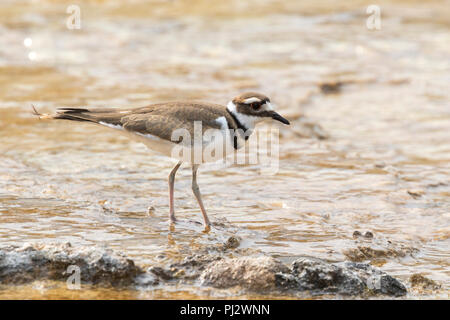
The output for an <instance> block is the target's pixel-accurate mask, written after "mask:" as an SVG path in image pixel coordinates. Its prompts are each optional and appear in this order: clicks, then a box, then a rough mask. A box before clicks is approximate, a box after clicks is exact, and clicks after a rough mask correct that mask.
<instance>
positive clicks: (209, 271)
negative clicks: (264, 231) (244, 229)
mask: <svg viewBox="0 0 450 320" xmlns="http://www.w3.org/2000/svg"><path fill="white" fill-rule="evenodd" d="M277 273H289V268H288V267H287V266H285V265H284V264H282V263H281V262H280V261H278V260H276V259H274V258H271V257H242V258H232V259H230V258H228V259H222V260H219V261H216V262H213V263H211V264H209V265H208V266H207V267H206V269H205V270H204V272H203V273H202V275H201V277H200V281H201V283H202V285H206V286H212V287H215V288H230V287H235V286H240V287H242V288H245V289H248V290H251V291H258V292H265V291H268V290H273V289H275V288H276V286H277V285H276V284H277V282H276V274H277Z"/></svg>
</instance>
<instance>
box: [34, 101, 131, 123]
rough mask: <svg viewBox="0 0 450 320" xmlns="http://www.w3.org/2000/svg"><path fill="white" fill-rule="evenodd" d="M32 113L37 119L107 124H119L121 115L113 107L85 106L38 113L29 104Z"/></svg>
mask: <svg viewBox="0 0 450 320" xmlns="http://www.w3.org/2000/svg"><path fill="white" fill-rule="evenodd" d="M31 107H32V109H33V114H35V115H37V116H38V117H39V119H62V120H72V121H88V122H94V123H99V122H104V123H109V124H114V125H116V124H120V118H121V117H122V116H123V115H121V114H118V113H117V112H116V111H117V110H115V109H104V108H103V109H91V110H90V109H85V108H70V107H64V108H58V109H57V111H56V114H53V115H51V114H42V113H39V112H38V111H37V110H36V108H35V107H34V105H31Z"/></svg>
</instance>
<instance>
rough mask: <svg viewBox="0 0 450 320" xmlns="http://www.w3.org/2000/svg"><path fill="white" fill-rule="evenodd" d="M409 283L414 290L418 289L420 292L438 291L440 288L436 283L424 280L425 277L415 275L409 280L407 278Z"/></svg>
mask: <svg viewBox="0 0 450 320" xmlns="http://www.w3.org/2000/svg"><path fill="white" fill-rule="evenodd" d="M409 282H410V283H411V287H413V288H415V289H420V290H431V291H432V290H439V289H440V288H441V285H440V284H438V283H437V282H435V281H433V280H431V279H428V278H426V277H425V276H423V275H421V274H419V273H416V274H413V275H412V276H411V277H410V278H409Z"/></svg>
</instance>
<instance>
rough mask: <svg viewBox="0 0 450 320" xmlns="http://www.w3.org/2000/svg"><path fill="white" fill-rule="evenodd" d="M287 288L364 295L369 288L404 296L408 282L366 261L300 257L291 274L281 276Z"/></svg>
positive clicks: (369, 290)
mask: <svg viewBox="0 0 450 320" xmlns="http://www.w3.org/2000/svg"><path fill="white" fill-rule="evenodd" d="M278 284H279V285H280V286H283V285H284V286H286V287H285V288H286V289H296V290H309V291H311V293H313V294H343V295H361V294H363V293H366V292H371V293H375V294H385V295H390V296H402V295H405V294H406V292H407V291H406V288H405V286H404V285H403V284H402V283H401V282H399V281H398V280H397V279H395V278H393V277H391V276H390V275H388V274H386V273H385V272H383V271H381V270H379V269H377V268H374V267H372V266H371V265H369V264H365V263H353V262H345V263H336V264H331V263H327V262H325V261H321V260H313V259H306V258H304V259H298V260H296V261H294V262H293V264H292V273H291V275H289V276H287V277H286V276H283V275H281V276H278Z"/></svg>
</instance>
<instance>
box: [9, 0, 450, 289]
mask: <svg viewBox="0 0 450 320" xmlns="http://www.w3.org/2000/svg"><path fill="white" fill-rule="evenodd" d="M370 4H372V3H371V2H369V1H341V2H339V3H335V2H334V1H295V0H288V1H282V2H281V1H275V0H263V1H256V0H253V1H237V0H232V1H223V2H217V3H216V2H212V1H206V0H191V1H188V0H186V1H184V0H183V1H182V0H172V1H164V0H159V1H156V0H155V1H137V0H136V1H112V0H111V1H107V0H104V1H101V0H97V1H95V0H91V1H88V0H85V1H77V5H78V6H79V8H80V14H81V16H80V17H81V20H80V22H81V25H80V27H81V28H80V29H69V28H68V27H67V19H68V18H69V16H70V13H67V12H66V10H67V8H68V7H69V6H70V5H72V2H71V1H56V0H42V1H12V0H3V1H2V2H1V4H0V114H1V116H0V142H1V143H0V245H1V246H4V245H10V244H17V245H19V244H22V243H26V242H34V241H41V242H42V241H43V242H65V241H69V242H71V243H72V244H74V245H77V244H84V245H103V244H106V245H108V246H109V247H112V248H114V249H117V250H120V251H123V252H125V253H126V254H127V255H129V256H130V257H132V258H133V259H134V260H135V261H136V262H138V263H140V264H144V265H147V264H148V265H151V264H152V263H153V262H155V261H156V260H157V257H160V256H161V255H163V256H165V257H167V259H169V260H170V259H181V258H183V257H184V256H186V254H188V253H190V252H192V250H195V248H198V247H201V246H206V245H215V244H217V243H220V242H221V241H223V240H225V239H226V238H227V237H228V236H229V235H231V234H235V233H237V234H238V235H239V236H241V237H242V239H243V241H242V243H241V247H244V248H245V247H247V248H257V249H259V250H262V251H263V252H265V253H267V254H270V255H272V256H274V257H278V258H281V259H285V260H286V261H289V260H290V259H293V258H295V257H298V256H303V255H308V256H314V257H319V258H324V259H327V260H330V261H342V260H344V259H346V257H347V256H346V254H345V252H347V251H348V250H349V249H352V248H354V247H355V245H356V244H355V240H354V239H353V238H352V234H353V232H354V231H355V230H359V231H361V232H365V231H371V232H372V233H373V234H374V236H375V239H377V241H380V242H382V241H391V242H392V243H394V244H396V245H398V246H401V247H404V248H412V249H411V252H414V253H413V254H406V255H404V256H397V257H385V258H384V259H382V260H381V261H377V264H378V266H379V267H381V268H382V270H384V271H386V272H389V273H391V274H392V275H394V276H397V277H399V278H400V279H401V280H404V281H406V280H407V279H408V277H409V275H411V274H413V273H423V274H424V275H426V276H427V277H429V278H431V279H433V280H435V281H437V282H439V283H440V284H442V286H443V287H442V290H441V291H439V292H437V293H435V295H433V296H431V297H448V289H449V287H450V269H449V264H450V259H449V258H450V240H449V237H450V201H449V197H450V183H449V181H450V135H449V130H450V104H449V101H450V99H449V98H450V91H449V84H450V72H449V71H450V29H449V28H450V2H449V1H427V2H423V1H422V2H421V1H414V0H410V1H407V0H403V1H377V5H378V6H379V7H380V9H381V28H380V30H370V28H368V27H367V19H368V18H369V16H370V15H369V14H367V13H366V9H367V7H368V6H369V5H370ZM243 91H258V92H262V93H264V94H266V95H268V96H269V97H270V98H271V100H272V101H273V102H274V103H275V105H276V106H277V109H278V110H279V111H280V113H281V114H283V115H284V116H286V117H287V118H288V119H289V120H290V121H291V126H290V127H283V126H281V125H280V126H278V125H276V124H273V127H275V128H277V129H279V130H280V162H279V166H280V167H279V171H278V173H277V174H276V175H261V174H259V169H260V168H259V166H258V165H249V166H237V165H236V166H231V167H229V168H226V169H225V170H217V169H214V168H210V167H208V166H205V167H202V168H201V169H200V171H201V173H200V176H199V184H200V187H201V188H202V193H203V199H204V202H205V205H206V208H208V209H209V214H210V217H211V218H212V220H213V221H225V222H226V224H227V225H229V227H227V228H214V229H213V230H212V231H211V232H210V233H209V234H204V233H202V232H201V230H202V227H201V225H197V224H195V223H193V222H192V221H195V220H198V221H201V215H200V212H199V210H198V208H197V204H196V202H195V198H194V197H192V195H191V190H190V169H189V168H188V167H183V168H182V169H181V171H180V173H179V175H178V178H177V182H176V191H175V196H176V208H177V209H178V210H177V215H178V217H179V218H180V219H181V221H182V222H181V223H180V224H179V225H177V227H176V231H175V232H172V231H170V230H169V228H168V225H167V214H168V199H167V175H168V173H169V172H170V169H171V168H172V167H173V165H174V163H175V162H174V161H173V160H168V159H166V158H164V157H162V156H159V155H157V154H156V153H153V152H151V151H149V150H147V149H146V148H145V147H144V146H143V145H140V144H138V143H136V142H132V141H130V140H129V139H127V138H125V137H122V136H119V135H116V134H115V132H113V131H112V130H106V129H102V128H98V127H96V126H91V125H89V124H80V123H76V124H75V123H68V122H56V121H55V122H45V121H38V120H37V119H36V118H35V117H34V116H33V115H32V114H31V109H30V106H31V104H34V105H36V107H38V108H39V110H40V111H43V112H52V111H54V109H55V108H57V107H62V106H64V107H69V106H90V107H130V106H136V107H138V106H144V105H147V104H150V103H156V102H164V101H171V100H185V99H187V100H203V101H210V102H213V103H219V104H226V103H227V102H228V101H229V100H230V99H231V98H232V97H234V96H235V95H237V94H239V93H240V92H243ZM263 127H264V126H263ZM266 127H267V125H266ZM149 206H152V207H153V210H150V211H148V210H147V208H148V207H149ZM183 221H184V222H183ZM89 290H90V289H86V290H84V291H83V294H82V295H81V296H82V297H88V298H205V297H210V296H211V295H212V296H216V297H217V296H219V297H223V296H234V297H236V293H233V292H232V291H223V292H222V291H221V292H220V293H217V292H212V291H211V290H209V289H204V288H203V289H202V288H199V287H196V286H193V287H183V288H173V287H171V288H157V289H155V290H154V291H149V292H134V291H132V292H129V291H120V292H118V291H114V290H112V289H111V290H106V289H105V290H103V289H92V290H91V291H89ZM78 295H80V294H79V293H73V292H69V291H68V290H66V289H64V288H59V287H58V288H57V289H54V287H53V285H49V284H46V285H41V284H39V283H37V284H32V285H29V286H24V287H6V288H2V289H1V290H0V297H2V298H5V297H19V298H20V297H22V298H23V297H32V298H42V297H44V298H71V297H79V296H78ZM244 297H245V298H258V296H256V295H254V296H252V295H246V296H244Z"/></svg>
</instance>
